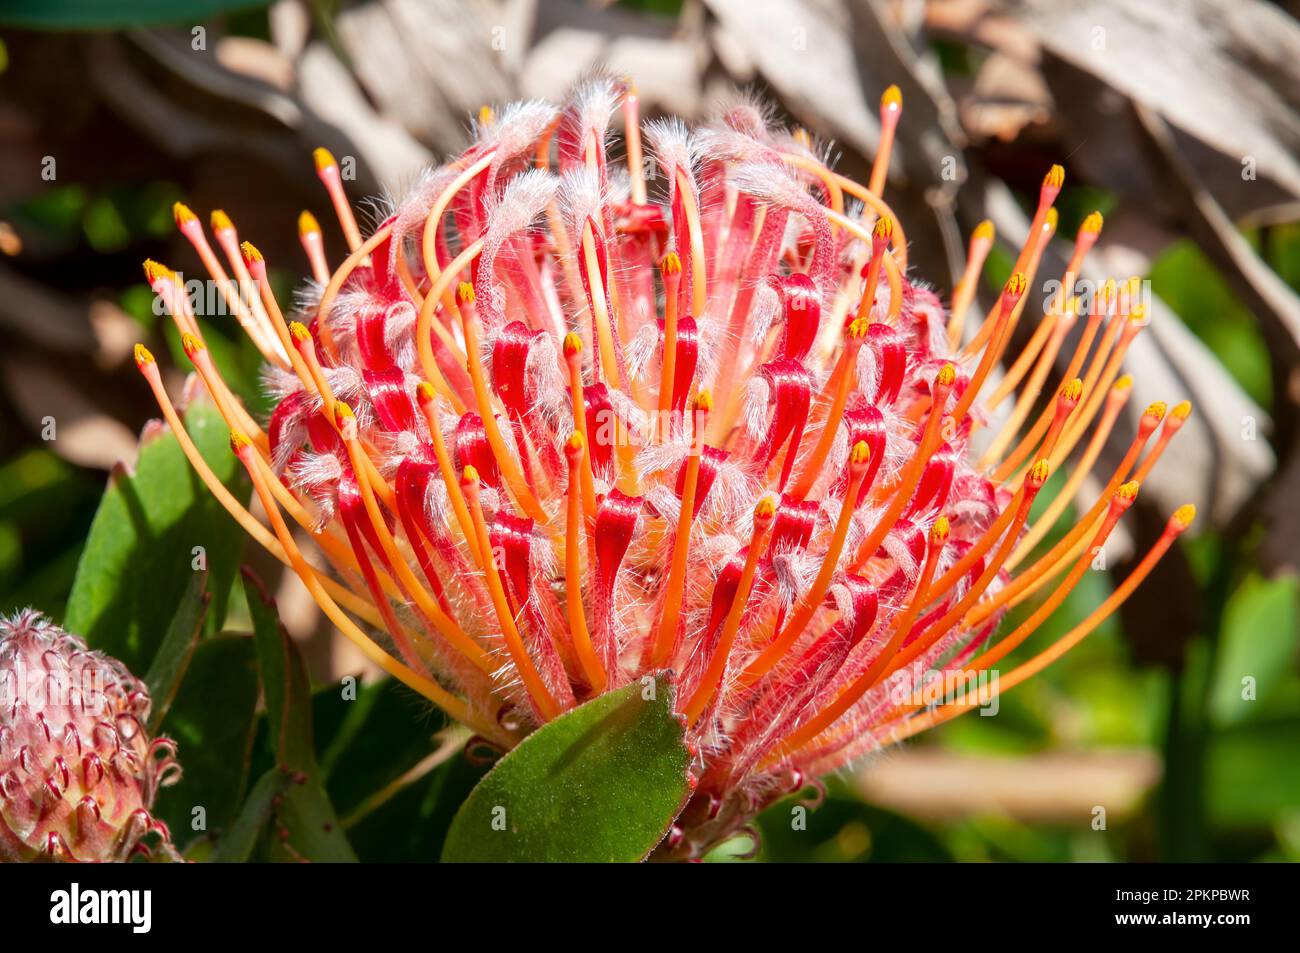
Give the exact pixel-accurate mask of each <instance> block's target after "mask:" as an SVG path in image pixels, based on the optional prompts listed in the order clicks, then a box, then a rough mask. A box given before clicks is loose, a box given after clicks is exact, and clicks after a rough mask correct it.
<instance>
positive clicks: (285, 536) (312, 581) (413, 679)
mask: <svg viewBox="0 0 1300 953" xmlns="http://www.w3.org/2000/svg"><path fill="white" fill-rule="evenodd" d="M235 444H236V441H235V440H233V439H232V446H235ZM235 452H236V455H237V456H238V457H239V459H240V460H241V461H242V462H243V463H244V465H245V467H246V468H247V470H248V473H249V476H250V478H251V479H252V481H253V488H254V490H255V491H256V492H257V495H258V498H259V499H260V500H261V502H262V506H263V508H264V509H265V510H266V512H267V515H268V517H269V518H270V520H271V526H272V528H273V529H274V531H275V535H276V537H277V539H278V540H279V542H280V545H281V546H282V547H283V548H284V550H285V553H286V555H288V557H289V559H290V561H291V564H292V566H293V570H294V572H295V573H297V574H298V578H299V579H301V580H302V582H303V585H305V586H306V587H307V591H308V592H309V593H310V594H311V596H312V598H313V599H314V600H315V601H316V604H317V605H319V606H320V608H321V611H322V612H324V613H325V615H326V616H327V617H328V618H329V620H330V621H331V622H332V623H334V627H335V628H337V629H338V630H339V631H340V632H341V633H343V635H344V636H345V637H346V638H347V639H348V640H349V641H350V642H352V643H353V644H354V645H356V646H357V648H359V649H360V650H361V652H362V653H363V654H364V655H365V656H366V657H367V658H368V659H370V660H371V661H372V662H374V663H375V664H376V665H378V666H379V667H380V668H382V669H383V670H384V671H385V672H387V673H388V674H389V675H392V676H393V677H394V678H396V679H397V680H398V681H400V682H401V683H402V684H404V685H406V686H407V687H408V688H411V689H412V690H414V691H416V692H419V693H420V694H421V695H423V696H424V697H425V698H427V699H429V700H430V701H431V702H433V703H434V704H435V705H437V706H438V707H439V708H442V709H443V710H444V711H446V712H447V713H448V714H449V715H451V716H452V717H453V718H456V719H458V720H463V721H464V723H465V724H467V725H473V726H474V727H475V730H477V731H481V732H485V733H486V737H494V738H501V737H502V732H501V729H500V728H499V727H498V726H496V725H494V724H491V723H488V722H485V721H484V720H483V719H480V718H477V717H475V715H474V713H473V712H472V711H471V710H470V708H469V705H468V704H466V702H465V701H464V700H463V699H460V698H458V697H456V696H455V695H452V694H451V693H450V692H448V691H447V690H446V689H444V688H443V687H442V686H441V685H439V684H438V683H437V682H434V681H433V680H432V679H429V678H426V677H425V676H423V675H420V674H419V673H418V672H414V671H412V670H411V669H409V668H407V667H406V666H405V665H402V664H401V663H400V662H398V661H397V660H396V659H394V658H393V657H392V656H391V655H389V654H388V653H387V652H385V651H384V650H383V649H381V648H380V647H379V646H378V645H376V644H375V642H374V641H373V640H372V639H371V638H370V637H369V636H367V635H366V634H365V633H364V632H362V631H361V629H359V628H358V627H357V625H356V624H355V623H354V622H353V621H352V620H351V619H349V618H348V617H347V615H345V614H344V613H343V611H342V610H341V609H340V608H339V606H338V604H337V603H336V602H335V601H334V600H333V599H332V598H331V597H330V595H329V593H327V592H326V591H325V589H324V587H323V586H322V585H321V580H320V579H319V577H318V576H317V575H316V571H315V570H314V569H312V568H311V566H310V565H309V564H308V563H307V560H306V559H305V558H304V557H303V555H302V552H301V550H299V549H298V546H297V544H296V543H294V541H293V536H292V534H291V533H290V532H289V528H288V527H287V526H286V525H285V522H284V517H283V516H281V515H280V510H279V508H278V507H277V506H276V505H275V500H274V498H273V497H272V496H271V493H270V490H269V489H268V488H267V485H266V481H265V480H263V479H262V475H261V473H260V471H259V470H258V468H257V467H256V465H255V464H254V462H253V460H252V459H251V457H250V455H249V451H248V450H247V449H246V448H240V447H236V448H235Z"/></svg>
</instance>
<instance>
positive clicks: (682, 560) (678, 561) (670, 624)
mask: <svg viewBox="0 0 1300 953" xmlns="http://www.w3.org/2000/svg"><path fill="white" fill-rule="evenodd" d="M712 408H713V400H712V397H711V395H710V394H709V392H708V391H700V392H699V394H697V395H696V397H695V415H694V416H695V432H694V435H693V439H692V440H691V452H690V454H689V455H688V456H687V458H686V476H685V479H684V481H683V484H682V501H681V507H680V509H679V510H678V511H677V533H676V536H675V538H674V539H673V556H672V562H671V563H670V564H669V568H668V582H667V584H666V586H665V588H664V603H663V609H662V610H661V614H660V618H659V628H658V630H657V634H656V636H655V640H654V644H653V646H652V649H651V656H650V661H651V664H653V665H655V666H656V667H658V666H662V665H664V664H665V663H666V662H667V661H668V658H669V656H670V655H671V654H672V651H673V646H674V644H675V643H676V641H677V626H678V622H679V621H680V619H681V608H682V603H683V601H684V599H683V590H684V587H685V583H686V560H687V555H688V553H689V552H690V547H691V524H692V522H694V519H695V494H696V491H697V489H698V487H699V482H700V461H701V458H702V457H703V454H704V428H705V426H706V424H707V420H708V414H709V411H710V410H711V409H712Z"/></svg>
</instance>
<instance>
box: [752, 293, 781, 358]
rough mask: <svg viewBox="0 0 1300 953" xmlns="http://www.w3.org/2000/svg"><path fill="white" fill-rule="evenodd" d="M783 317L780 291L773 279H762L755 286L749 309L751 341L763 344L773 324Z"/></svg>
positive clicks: (756, 344)
mask: <svg viewBox="0 0 1300 953" xmlns="http://www.w3.org/2000/svg"><path fill="white" fill-rule="evenodd" d="M782 317H783V314H782V308H781V294H780V292H778V291H777V290H776V287H775V285H773V283H772V282H771V281H766V280H764V281H760V282H759V283H758V284H757V285H755V286H754V298H753V303H752V304H751V305H750V309H749V321H750V328H749V331H750V334H749V343H750V344H751V345H753V346H754V347H759V346H761V345H762V343H763V341H764V339H765V338H766V337H767V332H768V331H770V330H771V329H772V325H774V324H776V322H777V321H779V320H781V318H782Z"/></svg>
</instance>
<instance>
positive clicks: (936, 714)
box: [887, 505, 1196, 742]
mask: <svg viewBox="0 0 1300 953" xmlns="http://www.w3.org/2000/svg"><path fill="white" fill-rule="evenodd" d="M1195 516H1196V509H1195V507H1192V506H1190V505H1189V506H1185V507H1182V508H1180V509H1179V510H1178V511H1177V512H1176V513H1175V514H1174V515H1173V516H1172V517H1170V520H1169V523H1168V525H1167V526H1166V527H1165V531H1164V533H1162V534H1161V536H1160V538H1159V539H1158V540H1157V541H1156V543H1155V545H1154V546H1152V547H1151V549H1150V550H1149V551H1148V552H1147V554H1146V556H1144V557H1143V558H1142V561H1141V562H1140V563H1139V564H1138V565H1137V567H1136V568H1135V569H1134V570H1133V572H1131V573H1130V574H1129V576H1128V578H1127V579H1125V580H1124V581H1123V582H1122V583H1121V584H1120V585H1119V586H1118V587H1116V589H1115V591H1114V592H1112V593H1111V594H1110V595H1109V596H1108V597H1107V598H1106V599H1105V600H1104V601H1103V602H1102V604H1101V605H1099V606H1098V607H1097V608H1096V609H1094V610H1093V611H1092V612H1091V613H1089V614H1088V616H1087V617H1086V618H1085V619H1084V620H1083V621H1082V622H1080V623H1079V624H1078V625H1076V626H1075V627H1074V628H1073V629H1071V630H1070V631H1069V632H1067V633H1066V634H1065V635H1063V636H1062V637H1061V638H1060V639H1059V640H1058V641H1057V642H1056V643H1054V644H1053V645H1052V646H1050V647H1049V648H1047V649H1044V650H1043V651H1042V652H1040V653H1039V654H1038V655H1036V656H1034V657H1033V658H1032V659H1030V660H1029V661H1027V662H1025V663H1023V664H1021V665H1018V666H1016V667H1015V668H1014V669H1012V670H1011V671H1010V672H1008V673H1006V674H1004V675H1000V676H999V678H998V686H997V692H998V694H1002V693H1003V692H1007V691H1009V690H1011V689H1012V688H1014V687H1015V686H1017V685H1019V684H1020V683H1021V682H1023V681H1025V680H1026V679H1029V678H1032V677H1033V676H1034V675H1037V674H1038V673H1039V672H1041V671H1042V670H1043V669H1045V668H1047V667H1048V666H1049V665H1051V664H1052V663H1053V662H1055V661H1057V660H1058V659H1059V658H1061V657H1062V656H1063V655H1065V654H1066V653H1067V652H1069V651H1070V650H1071V649H1072V648H1074V647H1075V646H1076V645H1078V644H1079V643H1080V642H1082V641H1083V640H1084V639H1085V638H1087V637H1088V636H1089V635H1091V634H1092V633H1093V632H1094V631H1095V630H1096V629H1097V627H1098V626H1099V625H1101V624H1102V623H1103V622H1104V621H1106V619H1108V618H1109V617H1110V616H1111V615H1112V614H1113V613H1114V612H1115V611H1116V610H1117V609H1118V608H1119V607H1120V606H1122V605H1123V604H1124V603H1125V602H1126V601H1127V600H1128V597H1129V596H1131V595H1132V594H1133V591H1134V590H1135V589H1137V587H1138V586H1140V585H1141V584H1142V582H1143V581H1144V580H1145V579H1146V578H1147V576H1149V575H1150V574H1151V570H1152V569H1154V568H1155V566H1156V563H1158V562H1159V561H1160V560H1161V559H1162V558H1163V557H1164V555H1165V553H1167V552H1168V551H1169V547H1170V546H1172V545H1173V542H1174V540H1175V539H1177V538H1178V537H1179V536H1180V535H1182V533H1183V532H1184V531H1185V530H1186V529H1187V527H1188V526H1189V525H1190V524H1191V522H1192V520H1193V519H1194V518H1195ZM972 707H973V706H971V705H967V704H964V703H958V702H950V703H948V704H946V705H941V706H939V707H938V708H934V709H931V710H930V711H928V712H925V713H924V714H922V715H918V716H917V717H915V718H912V719H909V720H907V721H905V722H903V723H902V724H901V725H899V726H898V727H896V728H895V729H894V730H893V731H892V732H891V733H890V735H889V738H888V739H887V740H888V741H890V742H896V741H902V740H904V739H906V738H910V737H912V736H913V735H916V734H919V733H920V732H922V731H926V730H928V729H930V728H933V727H935V726H936V725H940V724H943V723H944V722H945V721H951V720H952V719H953V718H956V717H957V716H958V715H960V714H962V713H963V712H966V711H969V710H970V709H971V708H972Z"/></svg>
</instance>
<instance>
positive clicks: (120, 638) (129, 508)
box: [64, 398, 248, 672]
mask: <svg viewBox="0 0 1300 953" xmlns="http://www.w3.org/2000/svg"><path fill="white" fill-rule="evenodd" d="M185 423H186V429H187V430H188V431H189V433H190V436H191V437H192V438H193V440H194V443H195V445H196V446H197V447H198V449H199V452H200V453H202V455H203V457H204V459H205V460H207V462H208V465H209V466H210V467H211V468H212V471H213V472H214V473H215V474H216V475H217V477H218V478H219V479H220V480H221V481H222V482H223V483H225V484H226V486H227V487H228V488H229V489H230V490H231V492H232V493H233V494H234V495H235V496H236V497H237V498H241V499H247V498H248V483H247V480H246V479H245V478H244V475H243V468H242V467H241V466H239V463H238V461H237V460H236V459H235V457H234V455H233V454H232V453H231V452H230V443H229V440H230V431H229V428H227V426H226V424H225V422H224V421H223V420H222V419H221V415H220V414H218V413H217V411H216V408H215V407H213V406H212V404H211V403H210V402H209V401H208V400H206V399H205V398H196V399H195V400H194V401H193V402H192V403H191V405H190V408H189V410H188V412H187V413H186V415H185ZM243 542H244V533H243V530H242V529H240V527H239V525H238V524H237V523H236V522H235V521H234V520H233V519H231V518H230V516H229V514H227V513H226V512H225V511H224V510H223V509H222V508H221V506H220V505H219V504H218V503H217V501H216V499H215V498H213V496H212V495H211V494H210V493H209V492H208V491H207V488H206V487H204V486H203V483H202V481H201V480H200V479H199V476H198V474H197V473H195V472H194V470H193V469H192V468H191V467H190V464H189V461H187V460H186V459H185V455H184V454H183V453H182V452H181V448H180V444H179V443H178V442H177V441H176V438H175V437H174V436H173V435H172V434H171V432H170V431H166V430H164V431H161V432H156V433H154V434H152V435H151V436H148V437H146V438H145V440H144V441H143V442H142V444H141V447H140V455H139V460H138V462H137V465H136V467H135V472H134V473H133V474H129V473H127V472H126V470H125V468H122V467H118V468H116V469H115V470H114V472H113V474H112V475H111V476H110V478H109V485H108V489H107V490H106V491H105V493H104V497H103V499H102V500H101V501H100V504H99V511H98V512H97V513H96V514H95V520H94V522H93V523H92V524H91V527H90V536H89V538H88V539H87V540H86V548H85V551H84V552H83V553H82V556H81V563H80V565H79V566H78V567H77V578H76V581H75V582H74V583H73V586H72V595H71V596H70V597H69V599H68V612H67V616H66V618H65V620H64V625H65V628H67V629H68V630H69V631H70V632H76V633H78V634H79V635H81V636H83V637H84V638H85V639H86V641H87V643H88V644H89V645H90V647H91V648H95V649H100V650H101V651H104V652H107V653H108V654H110V655H114V656H116V657H117V658H119V659H121V660H122V661H123V662H124V663H125V664H126V666H127V667H128V668H130V669H131V670H132V671H135V672H143V671H148V669H149V665H150V663H151V662H152V661H153V658H154V654H155V653H156V652H157V650H158V647H159V646H160V645H161V644H162V641H163V636H164V635H165V633H166V632H167V627H168V625H169V624H170V622H171V616H172V611H173V610H174V608H175V607H176V606H177V605H178V604H179V602H180V600H181V596H182V594H183V593H184V592H185V589H186V587H187V586H188V585H189V584H190V582H191V580H192V577H193V575H194V573H195V571H196V569H195V566H196V562H199V561H200V557H201V562H202V563H205V564H206V566H207V569H208V572H209V579H208V586H209V591H210V592H211V593H212V606H211V608H210V610H209V612H208V620H207V630H208V631H209V632H215V631H219V629H220V626H221V623H222V621H223V620H224V619H225V614H226V603H227V599H228V598H229V594H230V586H231V583H232V582H233V580H234V574H235V568H236V567H237V565H238V561H239V552H240V549H241V548H242V546H243ZM196 547H202V550H201V552H200V551H199V550H198V549H196Z"/></svg>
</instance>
